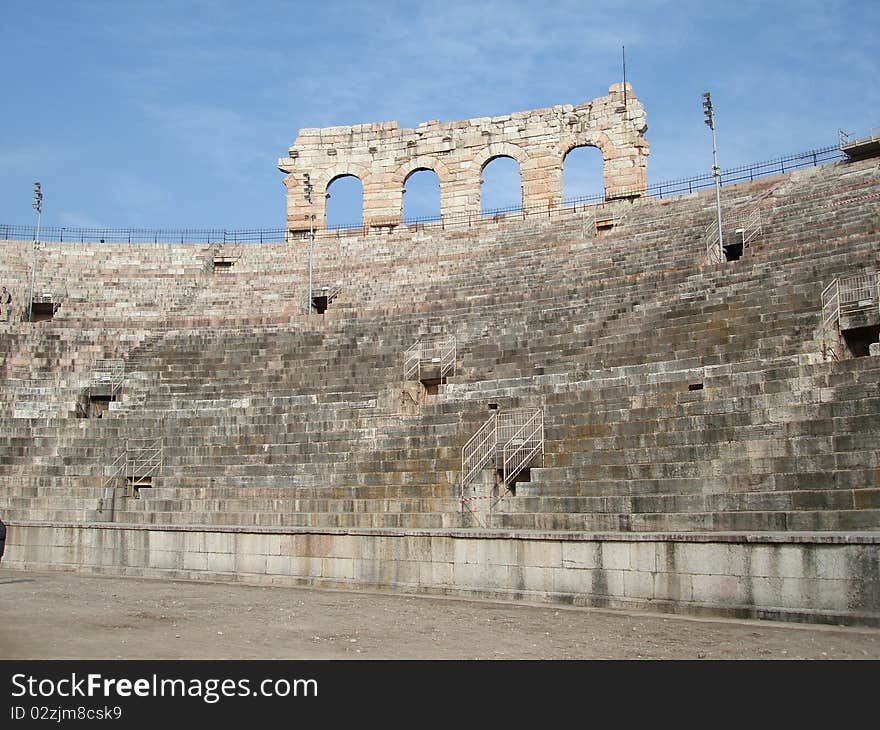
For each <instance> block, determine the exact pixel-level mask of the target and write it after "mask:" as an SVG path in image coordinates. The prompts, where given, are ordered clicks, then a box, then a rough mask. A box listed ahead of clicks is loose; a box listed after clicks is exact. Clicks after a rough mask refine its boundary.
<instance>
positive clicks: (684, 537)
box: [6, 520, 880, 545]
mask: <svg viewBox="0 0 880 730" xmlns="http://www.w3.org/2000/svg"><path fill="white" fill-rule="evenodd" d="M6 525H7V527H16V526H17V527H51V528H74V529H76V528H84V529H102V530H133V531H151V532H221V533H233V534H254V535H365V536H382V537H386V536H387V537H428V536H430V537H457V538H466V539H471V540H474V539H476V540H553V541H560V542H583V541H585V540H588V541H591V542H688V543H712V542H716V543H749V544H762V543H764V544H816V545H880V531H878V532H871V531H863V532H578V531H560V532H554V531H551V530H491V529H485V528H447V527H439V528H403V527H357V528H355V527H271V526H267V527H259V526H255V525H159V524H142V523H126V522H112V523H111V522H46V521H27V520H9V521H7V522H6Z"/></svg>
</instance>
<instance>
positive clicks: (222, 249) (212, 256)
mask: <svg viewBox="0 0 880 730" xmlns="http://www.w3.org/2000/svg"><path fill="white" fill-rule="evenodd" d="M242 254H243V251H242V244H241V242H240V241H238V240H237V239H236V240H232V241H214V242H213V243H211V245H210V246H209V247H208V256H207V258H206V259H205V267H204V268H205V270H206V271H213V270H214V269H215V268H216V266H217V262H218V261H226V262H230V263H235V262H236V261H238V260H239V259H240V258H241V257H242Z"/></svg>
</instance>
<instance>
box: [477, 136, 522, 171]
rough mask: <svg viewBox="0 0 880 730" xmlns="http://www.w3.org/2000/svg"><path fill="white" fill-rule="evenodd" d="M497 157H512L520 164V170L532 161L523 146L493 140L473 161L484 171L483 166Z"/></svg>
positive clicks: (478, 168) (479, 169)
mask: <svg viewBox="0 0 880 730" xmlns="http://www.w3.org/2000/svg"><path fill="white" fill-rule="evenodd" d="M497 157H512V158H513V159H514V160H516V162H517V163H518V164H519V169H520V170H524V169H526V167H527V166H528V163H529V162H530V158H529V155H528V153H527V152H526V151H525V150H524V149H523V148H522V147H518V146H517V145H515V144H511V143H510V142H493V143H492V144H490V145H489V146H488V147H486V149H484V150H482V151H481V152H479V153H477V154H476V155H475V156H474V158H473V162H474V163H475V166H476V168H477V170H478V171H479V172H480V173H482V172H483V168H484V167H486V165H488V164H489V163H490V162H492V160H494V159H496V158H497Z"/></svg>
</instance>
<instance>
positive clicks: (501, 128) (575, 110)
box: [278, 84, 649, 231]
mask: <svg viewBox="0 0 880 730" xmlns="http://www.w3.org/2000/svg"><path fill="white" fill-rule="evenodd" d="M647 129H648V125H647V121H646V116H645V110H644V108H643V107H642V104H641V102H640V101H639V100H638V98H637V97H636V96H635V94H634V93H633V91H632V87H631V85H630V84H627V85H626V104H624V87H623V84H613V85H612V86H611V87H610V88H609V93H608V96H603V97H600V98H598V99H593V101H590V102H587V103H584V104H578V105H576V106H572V105H570V104H567V105H557V106H553V107H549V108H546V109H536V110H532V111H524V112H516V113H514V114H508V115H505V116H500V117H480V118H477V119H468V120H465V121H458V122H449V123H445V124H444V123H441V122H440V121H439V120H432V121H429V122H423V123H421V124H420V125H419V126H418V127H417V128H416V129H405V128H401V127H400V126H399V125H398V123H397V122H375V123H372V124H359V125H355V126H349V127H326V128H323V129H317V128H307V129H301V130H300V132H299V135H298V136H297V138H296V141H295V142H294V144H293V146H292V147H291V148H290V150H289V153H288V156H287V157H283V158H281V159H280V160H279V161H278V168H279V169H280V170H281V171H282V172H285V173H287V176H286V177H285V178H284V185H285V186H286V187H287V225H288V228H289V229H290V230H294V231H303V230H308V228H309V203H308V201H307V199H306V194H305V190H304V174H305V173H308V174H309V176H310V179H311V183H312V186H313V189H314V195H313V198H314V200H313V212H314V216H315V225H316V227H317V228H319V229H320V228H325V227H326V222H327V216H326V196H325V193H326V191H327V188H328V187H329V186H330V183H332V182H333V181H334V180H336V179H337V178H339V177H343V176H345V175H354V176H356V177H358V178H359V179H360V180H361V182H362V183H363V201H364V225H365V226H367V227H370V226H383V225H394V224H396V223H399V222H400V221H401V218H402V214H403V193H404V186H405V184H406V180H407V178H408V177H409V176H410V175H411V174H412V173H414V172H417V171H419V170H433V171H434V172H436V173H437V176H438V178H439V180H440V209H441V213H442V214H443V216H449V217H458V216H467V215H479V214H480V182H481V176H482V172H483V168H484V167H485V166H486V165H487V164H488V163H489V162H491V161H492V160H493V159H495V158H497V157H511V158H513V159H514V160H516V161H517V162H518V163H519V166H520V174H521V179H522V203H523V206H525V207H526V208H530V207H539V206H547V207H551V208H552V207H558V206H559V205H560V204H561V203H562V168H563V162H564V160H565V156H566V155H567V154H568V152H569V151H570V150H572V149H574V148H575V147H583V146H592V147H597V148H598V149H599V150H600V151H601V152H602V158H603V160H604V183H605V192H606V195H607V197H608V198H618V197H635V196H638V195H639V194H640V192H641V191H643V190H644V189H645V187H646V184H647V159H648V148H649V145H648V142H647V140H646V139H645V137H644V135H645V132H646V131H647Z"/></svg>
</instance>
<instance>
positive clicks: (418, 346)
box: [403, 340, 422, 380]
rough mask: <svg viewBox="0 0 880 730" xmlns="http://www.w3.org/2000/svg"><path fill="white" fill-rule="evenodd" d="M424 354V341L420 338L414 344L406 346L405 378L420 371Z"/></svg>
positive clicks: (404, 355) (404, 357) (404, 356)
mask: <svg viewBox="0 0 880 730" xmlns="http://www.w3.org/2000/svg"><path fill="white" fill-rule="evenodd" d="M421 356H422V341H421V340H418V341H417V342H416V343H415V344H414V345H411V346H410V347H408V348H406V350H404V352H403V379H404V380H409V379H410V378H411V377H412V376H413V375H415V374H416V373H418V372H419V365H420V363H421Z"/></svg>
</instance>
